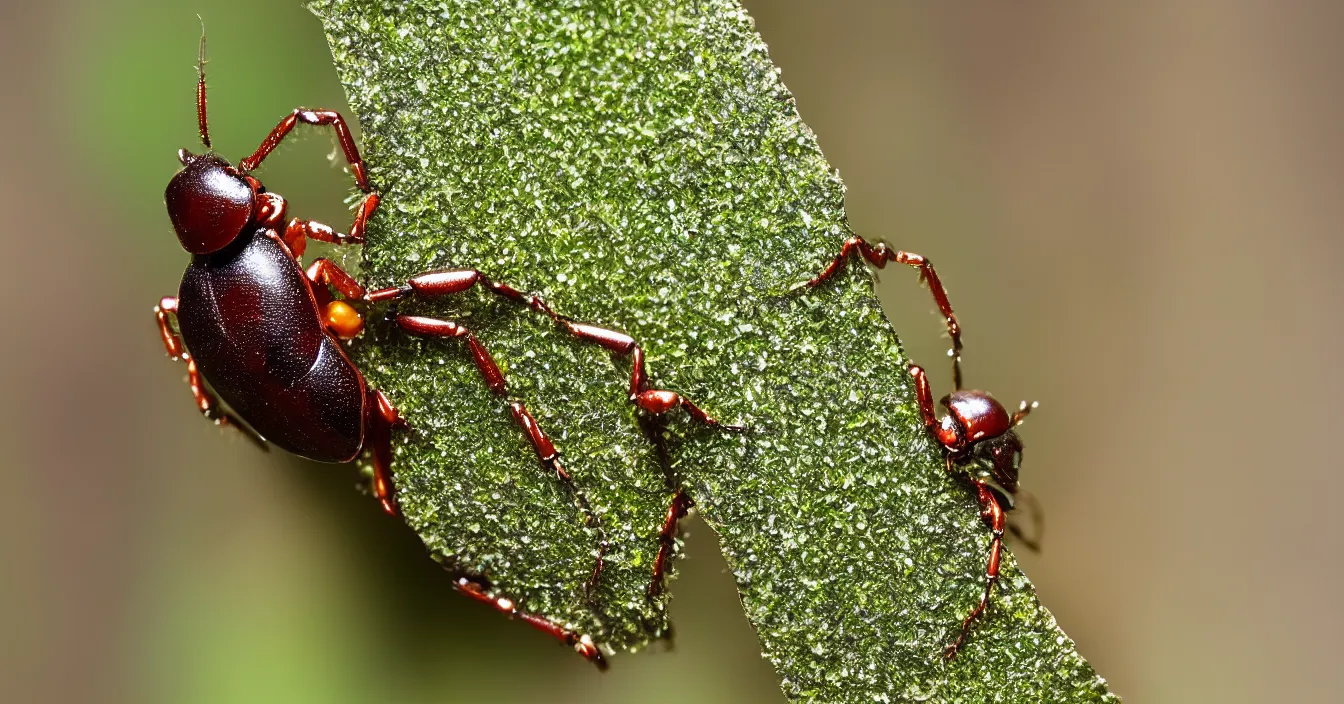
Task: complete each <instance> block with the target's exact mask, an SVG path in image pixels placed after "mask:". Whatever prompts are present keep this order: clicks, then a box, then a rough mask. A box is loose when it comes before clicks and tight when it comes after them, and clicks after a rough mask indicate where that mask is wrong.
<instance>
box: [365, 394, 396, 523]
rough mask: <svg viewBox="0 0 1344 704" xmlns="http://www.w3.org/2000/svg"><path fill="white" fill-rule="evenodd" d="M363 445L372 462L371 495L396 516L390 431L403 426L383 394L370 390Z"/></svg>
mask: <svg viewBox="0 0 1344 704" xmlns="http://www.w3.org/2000/svg"><path fill="white" fill-rule="evenodd" d="M365 403H366V406H365V408H366V409H367V411H366V412H367V413H368V416H367V418H366V419H365V421H364V422H365V428H364V446H365V447H367V448H369V455H370V456H371V457H372V459H373V495H374V497H375V498H377V499H378V503H379V504H382V507H383V510H384V511H386V512H387V514H388V515H390V516H397V515H400V511H399V509H398V508H397V496H396V486H395V485H394V484H393V483H392V429H393V428H397V427H400V426H402V425H405V423H406V421H405V420H403V419H402V417H401V414H400V413H398V412H397V409H396V408H395V407H393V405H392V402H391V401H389V400H387V396H384V395H383V392H381V391H378V390H376V389H370V390H369V392H368V400H367V401H366V402H365Z"/></svg>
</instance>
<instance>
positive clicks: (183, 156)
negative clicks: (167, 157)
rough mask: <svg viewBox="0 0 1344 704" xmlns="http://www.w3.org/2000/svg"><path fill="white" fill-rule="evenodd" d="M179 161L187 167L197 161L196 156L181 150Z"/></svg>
mask: <svg viewBox="0 0 1344 704" xmlns="http://www.w3.org/2000/svg"><path fill="white" fill-rule="evenodd" d="M177 160H178V161H180V162H182V165H183V166H186V165H187V164H190V163H191V162H193V161H196V155H195V154H192V153H191V152H189V151H187V150H185V149H179V150H177Z"/></svg>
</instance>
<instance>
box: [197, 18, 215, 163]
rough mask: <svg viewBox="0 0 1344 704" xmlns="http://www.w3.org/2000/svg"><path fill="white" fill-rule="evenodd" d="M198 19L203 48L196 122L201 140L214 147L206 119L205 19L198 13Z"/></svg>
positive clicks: (200, 61)
mask: <svg viewBox="0 0 1344 704" xmlns="http://www.w3.org/2000/svg"><path fill="white" fill-rule="evenodd" d="M196 19H198V20H200V21H201V48H200V49H199V50H198V51H197V53H196V73H197V75H198V76H199V78H198V79H197V81H196V122H197V124H198V125H199V126H200V128H201V142H202V143H203V144H205V148H206V149H213V148H214V147H212V146H211V145H210V126H209V125H208V124H207V122H206V119H205V19H204V18H202V17H201V16H200V15H196Z"/></svg>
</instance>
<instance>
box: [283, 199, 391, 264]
mask: <svg viewBox="0 0 1344 704" xmlns="http://www.w3.org/2000/svg"><path fill="white" fill-rule="evenodd" d="M378 202H379V197H378V194H377V193H370V194H368V195H366V196H364V200H362V201H360V202H359V208H358V209H356V210H355V219H354V221H353V222H351V223H350V233H349V234H345V233H341V232H337V231H335V230H333V229H332V228H331V226H330V225H323V224H322V223H320V222H318V221H316V220H301V219H299V218H294V219H293V220H290V221H289V224H288V225H286V226H285V242H287V243H291V244H290V248H291V249H294V245H293V244H292V243H294V242H299V241H301V240H303V239H304V238H308V239H313V240H317V241H318V242H330V243H331V244H363V243H364V228H365V225H366V224H367V223H368V220H369V218H370V217H372V216H373V211H375V210H377V209H378ZM302 253H303V247H302V246H300V247H298V248H297V251H296V252H295V255H296V256H297V255H300V254H302Z"/></svg>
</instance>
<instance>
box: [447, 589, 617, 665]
mask: <svg viewBox="0 0 1344 704" xmlns="http://www.w3.org/2000/svg"><path fill="white" fill-rule="evenodd" d="M454 586H456V587H457V590H458V591H459V592H461V593H462V594H465V595H466V596H468V597H470V598H471V599H473V600H475V601H479V602H480V603H482V604H486V605H488V606H490V607H491V608H493V609H494V610H495V611H498V612H500V613H502V614H504V615H505V616H508V617H509V618H517V619H519V620H521V621H523V622H524V623H526V624H527V625H529V626H532V627H533V628H535V629H537V630H539V631H541V632H542V633H546V634H549V635H550V636H551V637H553V638H555V639H556V640H558V641H560V642H561V643H564V644H565V645H568V646H570V647H572V648H574V651H575V652H577V653H578V654H579V655H582V656H583V657H584V658H586V659H587V660H588V661H589V662H591V663H593V664H594V665H597V668H598V669H599V670H605V669H607V660H606V658H604V657H603V656H602V651H601V650H599V649H598V647H597V645H596V644H595V643H593V639H592V638H590V637H588V636H586V635H579V634H578V633H575V632H574V631H571V630H569V629H568V628H565V627H564V626H561V625H560V624H558V623H555V622H554V621H550V620H547V619H545V618H542V617H541V616H537V615H534V614H528V613H523V612H521V611H519V610H518V605H517V604H515V603H514V602H513V600H512V599H506V598H504V597H492V596H490V595H489V594H486V593H485V588H484V587H483V586H482V585H481V584H480V583H479V582H476V581H474V580H471V579H468V578H466V577H461V578H459V579H458V580H457V582H456V583H455V584H454Z"/></svg>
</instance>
